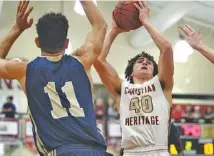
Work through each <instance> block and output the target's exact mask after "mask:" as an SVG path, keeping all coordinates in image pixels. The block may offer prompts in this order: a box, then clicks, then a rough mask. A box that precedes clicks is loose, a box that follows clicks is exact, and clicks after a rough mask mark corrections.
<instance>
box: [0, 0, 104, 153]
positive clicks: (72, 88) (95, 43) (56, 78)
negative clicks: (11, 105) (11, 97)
mask: <svg viewBox="0 0 214 156" xmlns="http://www.w3.org/2000/svg"><path fill="white" fill-rule="evenodd" d="M80 3H81V4H82V6H83V9H84V11H85V13H86V15H87V18H88V20H89V22H90V23H91V26H92V30H91V31H90V33H89V35H88V36H87V38H86V41H85V43H84V44H83V46H81V47H80V48H79V49H78V50H77V52H76V53H78V52H79V53H78V54H79V55H78V57H75V56H69V55H64V53H65V49H66V48H67V46H68V39H67V32H68V21H67V19H66V17H65V16H63V15H62V14H60V13H48V14H45V15H44V16H42V17H41V18H40V19H39V20H38V23H37V25H36V29H37V33H38V37H37V38H36V39H35V41H36V45H37V46H38V48H40V49H41V52H42V57H37V58H36V59H34V60H33V61H31V62H30V63H26V62H23V61H14V60H3V59H1V60H0V77H1V78H6V79H16V80H18V81H19V82H20V84H21V86H22V88H23V90H24V92H25V94H26V95H27V99H28V106H29V112H30V118H31V120H32V123H33V135H34V139H35V144H36V147H37V149H38V151H39V154H40V155H42V156H44V155H45V156H48V155H51V156H53V155H57V156H68V155H69V156H106V155H107V153H106V144H105V141H104V138H103V136H102V135H101V133H100V131H99V130H98V128H97V126H96V118H95V112H94V105H93V99H92V83H91V77H90V69H91V66H92V64H93V62H94V60H95V59H97V57H98V56H99V53H100V52H101V48H102V46H103V41H104V38H105V34H106V29H107V26H106V22H105V20H104V18H103V16H102V14H101V12H100V11H99V10H98V8H97V7H96V5H95V4H94V3H93V1H89V0H87V1H80ZM28 4H29V1H21V2H20V3H19V6H18V11H17V17H19V16H20V18H21V19H24V21H23V23H22V24H23V25H25V26H26V28H27V27H30V26H31V25H32V20H30V21H29V20H28V19H27V17H28V14H30V12H31V10H32V9H29V10H28ZM26 12H27V14H25V13H26ZM25 26H23V27H20V25H19V26H18V28H19V31H20V32H21V31H22V28H25ZM12 36H13V35H12ZM12 36H11V33H9V34H8V36H7V38H10V37H11V38H10V39H11V40H15V39H16V38H15V37H14V36H13V37H14V38H13V37H12ZM5 42H6V44H12V42H10V43H7V41H5ZM7 50H9V49H6V48H5V49H4V51H7ZM5 54H6V53H5Z"/></svg>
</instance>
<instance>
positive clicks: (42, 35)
mask: <svg viewBox="0 0 214 156" xmlns="http://www.w3.org/2000/svg"><path fill="white" fill-rule="evenodd" d="M68 28H69V25H68V20H67V18H66V17H65V16H64V15H62V14H61V13H54V12H51V13H47V14H45V15H43V16H42V17H41V18H40V19H39V20H38V23H37V24H36V30H37V34H38V38H39V44H40V48H41V50H42V51H43V52H51V53H56V52H59V51H61V50H63V48H64V46H65V40H66V39H67V33H68Z"/></svg>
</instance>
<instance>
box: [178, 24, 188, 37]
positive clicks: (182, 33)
mask: <svg viewBox="0 0 214 156" xmlns="http://www.w3.org/2000/svg"><path fill="white" fill-rule="evenodd" d="M179 32H180V33H181V35H182V36H184V37H187V36H188V33H187V32H186V30H185V29H184V28H183V27H182V26H179Z"/></svg>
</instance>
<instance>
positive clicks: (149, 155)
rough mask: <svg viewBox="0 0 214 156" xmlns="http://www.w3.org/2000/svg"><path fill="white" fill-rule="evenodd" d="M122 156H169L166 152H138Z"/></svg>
mask: <svg viewBox="0 0 214 156" xmlns="http://www.w3.org/2000/svg"><path fill="white" fill-rule="evenodd" d="M123 156H170V154H169V152H168V151H167V150H160V151H158V150H156V151H149V152H139V153H126V152H124V154H123Z"/></svg>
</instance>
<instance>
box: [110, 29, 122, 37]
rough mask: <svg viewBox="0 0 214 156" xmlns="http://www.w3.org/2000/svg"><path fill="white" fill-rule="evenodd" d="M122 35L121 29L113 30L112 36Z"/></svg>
mask: <svg viewBox="0 0 214 156" xmlns="http://www.w3.org/2000/svg"><path fill="white" fill-rule="evenodd" d="M120 33H121V31H120V29H118V28H112V29H111V34H112V35H116V36H117V35H118V34H120Z"/></svg>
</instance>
